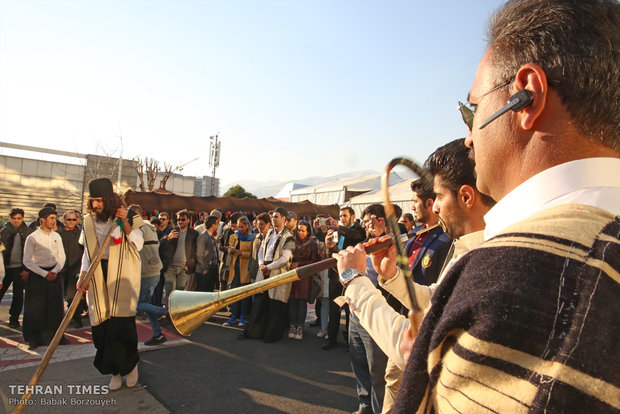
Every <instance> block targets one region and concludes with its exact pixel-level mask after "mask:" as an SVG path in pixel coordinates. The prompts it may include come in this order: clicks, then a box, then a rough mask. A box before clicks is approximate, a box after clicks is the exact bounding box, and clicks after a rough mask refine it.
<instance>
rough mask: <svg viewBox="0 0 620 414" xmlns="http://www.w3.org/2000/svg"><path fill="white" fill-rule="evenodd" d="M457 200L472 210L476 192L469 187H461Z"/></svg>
mask: <svg viewBox="0 0 620 414" xmlns="http://www.w3.org/2000/svg"><path fill="white" fill-rule="evenodd" d="M458 198H459V200H460V201H461V203H463V204H464V205H465V207H466V208H472V207H473V205H474V201H475V200H476V190H474V188H473V187H472V186H470V185H462V186H461V188H459V191H458Z"/></svg>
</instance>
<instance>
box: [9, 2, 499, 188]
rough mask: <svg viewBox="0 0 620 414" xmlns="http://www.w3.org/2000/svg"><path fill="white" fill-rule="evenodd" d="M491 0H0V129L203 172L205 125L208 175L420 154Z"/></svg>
mask: <svg viewBox="0 0 620 414" xmlns="http://www.w3.org/2000/svg"><path fill="white" fill-rule="evenodd" d="M499 4H501V2H500V1H498V0H484V1H483V0H481V1H469V2H463V1H389V0H387V1H369V0H366V1H333V0H332V1H223V0H222V1H199V0H192V1H190V0H177V1H170V0H148V1H147V0H143V1H135V0H134V1H132V0H123V1H121V0H105V1H98V0H82V1H77V0H73V1H56V0H42V1H32V0H0V141H4V142H13V143H20V144H25V145H33V146H42V147H48V148H55V149H62V150H66V151H77V152H81V153H99V154H103V153H108V154H110V153H113V154H115V155H116V156H118V154H119V153H120V152H121V138H119V137H121V136H122V156H123V158H133V157H138V156H139V157H145V156H149V157H153V158H156V159H158V160H160V163H163V162H164V161H166V162H169V163H171V164H173V165H179V164H182V163H185V162H188V161H190V160H192V159H194V158H196V157H199V158H200V159H199V160H197V161H194V162H191V163H190V164H188V165H187V166H186V167H185V169H184V171H183V173H184V174H186V175H208V174H209V173H210V167H209V166H208V150H209V136H210V135H214V134H216V133H219V134H220V140H221V141H222V153H221V163H220V168H219V169H218V171H217V174H216V175H217V176H218V177H219V178H220V179H221V182H222V183H230V182H233V181H236V180H245V179H255V180H282V181H287V180H291V179H295V178H303V177H306V176H311V175H323V176H327V175H332V174H339V173H343V172H348V171H355V170H368V169H374V170H377V171H382V170H383V168H384V167H385V165H386V164H387V162H388V161H389V160H390V159H391V158H394V157H396V156H400V155H404V156H407V157H409V158H413V159H416V160H419V161H423V160H424V159H425V158H426V157H427V156H428V154H429V153H430V152H432V151H433V150H434V149H435V148H437V147H438V146H440V145H442V144H444V143H446V142H448V141H450V140H452V139H455V138H458V137H462V136H464V134H465V132H466V130H465V125H464V124H463V122H462V120H461V119H460V116H459V115H458V112H457V111H456V102H457V100H459V99H460V100H464V99H465V97H466V95H467V91H468V90H469V88H470V86H471V83H472V81H473V76H474V73H475V70H476V66H477V64H478V62H479V60H480V58H481V57H482V55H483V53H484V50H485V41H484V33H485V26H486V21H487V18H488V16H489V14H490V13H491V12H492V11H493V10H494V9H495V8H496V7H497V6H498V5H499ZM0 151H2V153H5V154H8V153H9V152H10V151H8V150H6V149H2V148H0ZM222 190H224V189H222Z"/></svg>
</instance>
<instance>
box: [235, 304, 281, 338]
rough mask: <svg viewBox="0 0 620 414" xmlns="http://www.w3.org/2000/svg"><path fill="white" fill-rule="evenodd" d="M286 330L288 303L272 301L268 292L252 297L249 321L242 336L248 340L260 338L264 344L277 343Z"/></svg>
mask: <svg viewBox="0 0 620 414" xmlns="http://www.w3.org/2000/svg"><path fill="white" fill-rule="evenodd" d="M287 329H288V303H284V302H280V301H279V300H273V299H271V298H270V297H269V293H268V292H262V293H257V294H256V295H254V302H253V303H252V310H251V312H250V319H249V320H248V323H247V324H246V326H245V328H244V330H243V335H244V336H246V337H248V338H262V339H263V340H264V341H265V342H267V343H270V342H277V341H279V340H280V339H282V337H283V336H284V331H286V330H287Z"/></svg>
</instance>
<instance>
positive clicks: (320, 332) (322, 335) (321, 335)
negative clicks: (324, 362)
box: [316, 329, 327, 338]
mask: <svg viewBox="0 0 620 414" xmlns="http://www.w3.org/2000/svg"><path fill="white" fill-rule="evenodd" d="M316 336H318V337H319V338H325V337H326V336H327V331H326V330H325V329H321V330H320V331H319V332H318V333H317V334H316Z"/></svg>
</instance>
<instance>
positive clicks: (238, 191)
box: [224, 185, 256, 198]
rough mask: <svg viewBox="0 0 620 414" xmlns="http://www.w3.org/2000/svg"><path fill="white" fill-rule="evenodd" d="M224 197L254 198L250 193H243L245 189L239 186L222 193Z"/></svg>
mask: <svg viewBox="0 0 620 414" xmlns="http://www.w3.org/2000/svg"><path fill="white" fill-rule="evenodd" d="M224 197H234V198H243V197H247V198H256V196H255V195H254V194H252V193H248V192H247V191H245V188H243V187H241V186H240V185H235V186H232V187H230V188H229V189H228V191H226V192H225V193H224Z"/></svg>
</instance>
